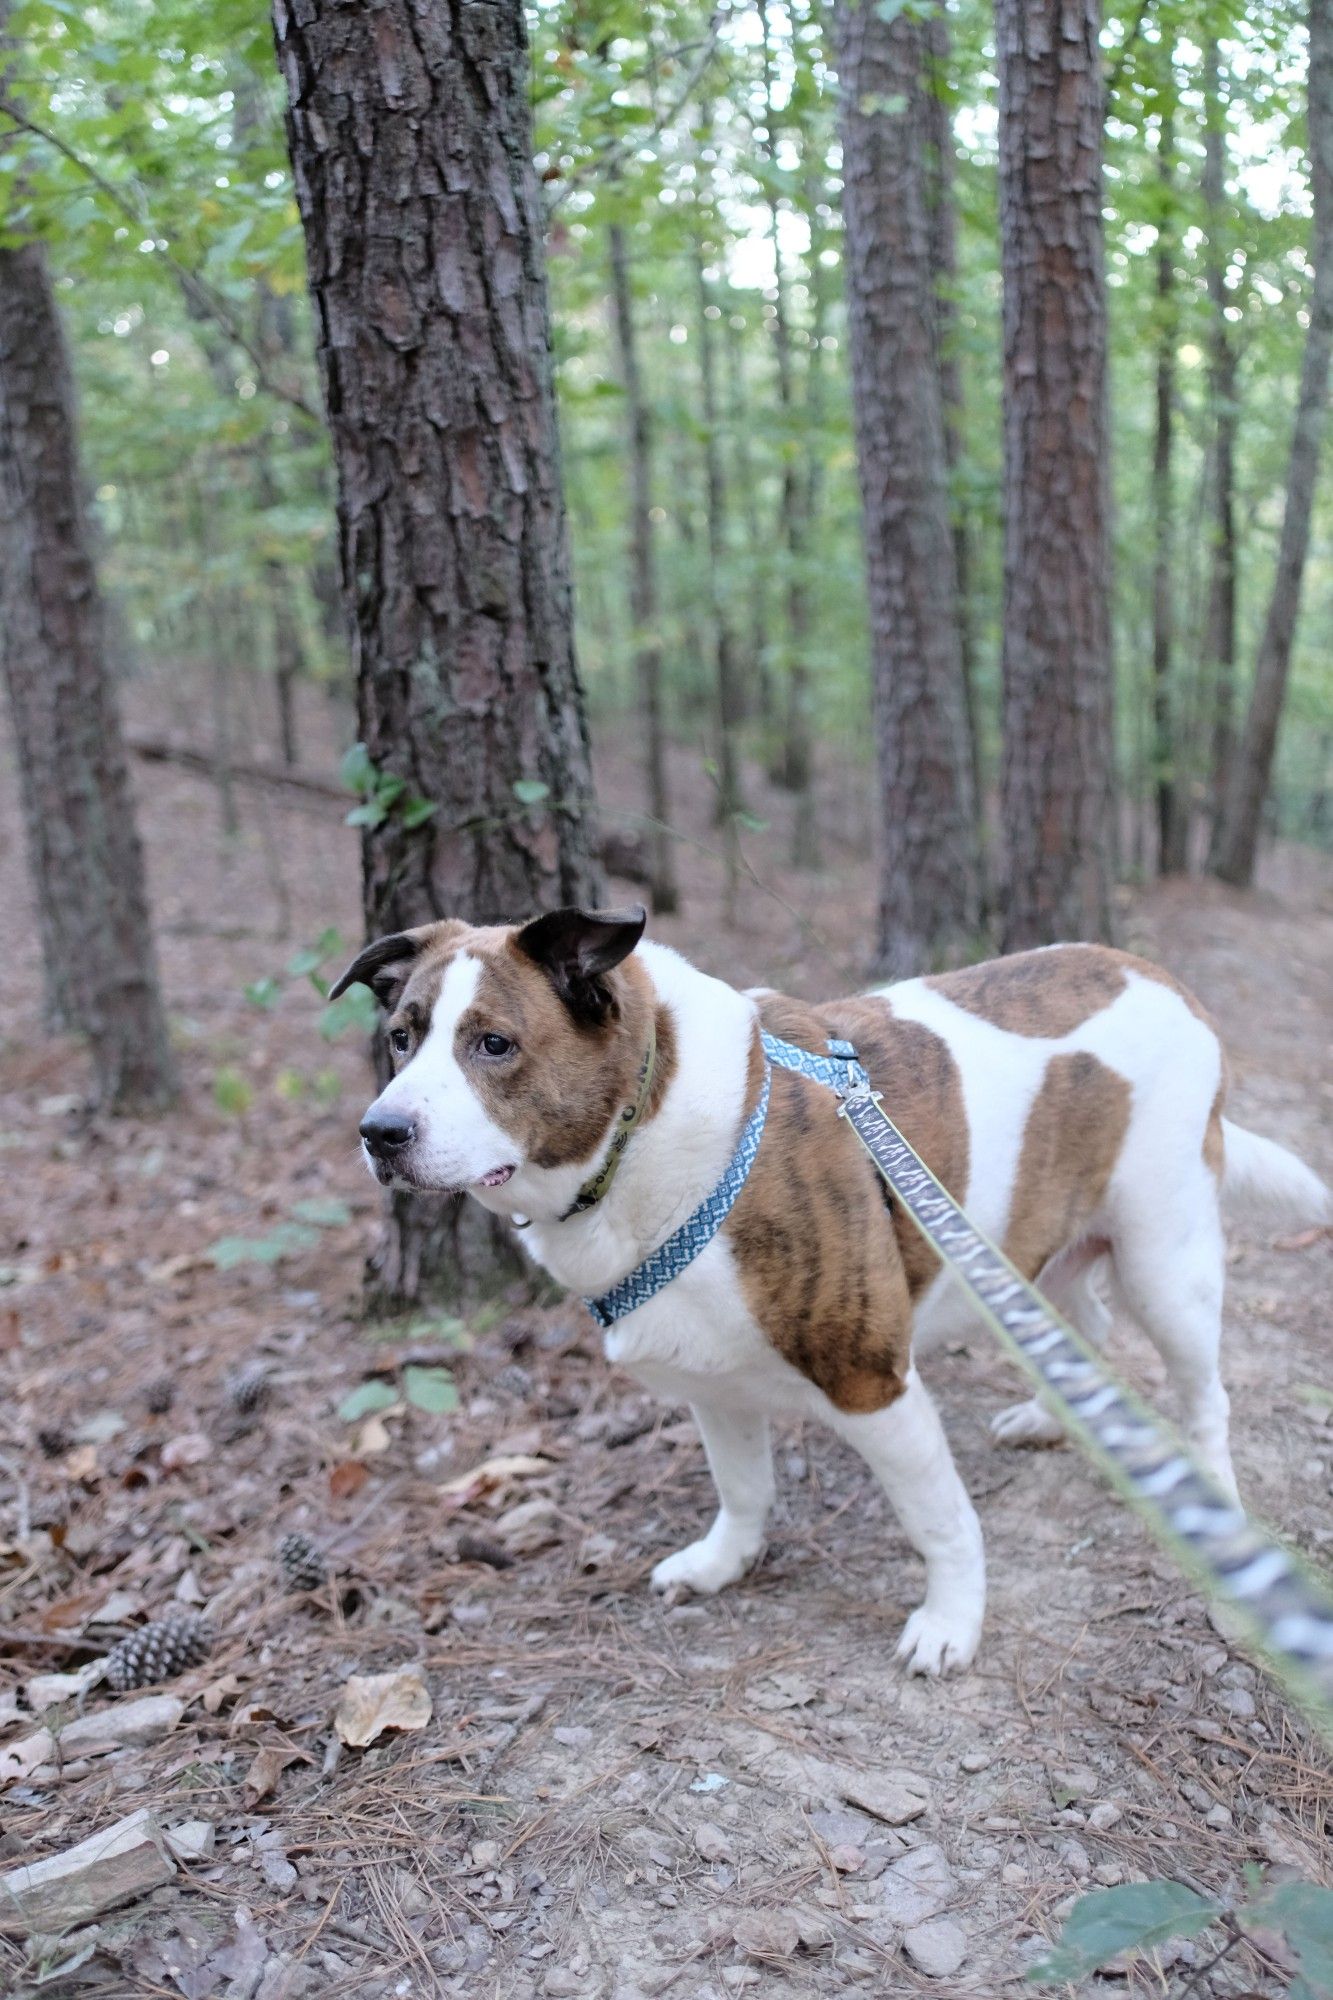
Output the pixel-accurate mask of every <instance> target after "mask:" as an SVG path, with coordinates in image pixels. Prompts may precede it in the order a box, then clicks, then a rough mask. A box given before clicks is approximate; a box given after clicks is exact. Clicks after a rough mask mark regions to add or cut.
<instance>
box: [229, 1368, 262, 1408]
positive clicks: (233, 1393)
mask: <svg viewBox="0 0 1333 2000" xmlns="http://www.w3.org/2000/svg"><path fill="white" fill-rule="evenodd" d="M272 1387H273V1383H272V1379H271V1377H270V1375H269V1372H268V1369H267V1368H266V1367H265V1366H264V1364H263V1362H262V1361H251V1362H249V1363H247V1365H246V1366H245V1367H244V1368H239V1369H238V1370H237V1371H236V1373H235V1374H234V1375H229V1376H228V1377H227V1389H226V1394H227V1401H228V1402H229V1403H230V1404H231V1407H232V1408H233V1410H235V1411H236V1412H237V1414H238V1415H239V1416H242V1417H252V1416H253V1415H254V1413H255V1411H256V1410H258V1409H260V1408H261V1407H262V1406H263V1405H264V1404H265V1403H266V1402H267V1401H268V1399H269V1393H270V1391H271V1389H272Z"/></svg>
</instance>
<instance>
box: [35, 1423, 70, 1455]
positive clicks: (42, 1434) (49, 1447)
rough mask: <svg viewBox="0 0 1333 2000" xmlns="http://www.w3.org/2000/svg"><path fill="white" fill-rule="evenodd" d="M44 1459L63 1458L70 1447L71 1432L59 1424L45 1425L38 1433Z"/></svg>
mask: <svg viewBox="0 0 1333 2000" xmlns="http://www.w3.org/2000/svg"><path fill="white" fill-rule="evenodd" d="M37 1442H38V1444H39V1446H40V1447H41V1452H42V1456H43V1458H63V1457H64V1456H65V1453H66V1452H67V1451H68V1450H69V1447H70V1437H69V1432H68V1431H66V1430H62V1429H61V1427H60V1425H59V1424H43V1425H42V1427H41V1429H40V1430H39V1431H38V1433H37Z"/></svg>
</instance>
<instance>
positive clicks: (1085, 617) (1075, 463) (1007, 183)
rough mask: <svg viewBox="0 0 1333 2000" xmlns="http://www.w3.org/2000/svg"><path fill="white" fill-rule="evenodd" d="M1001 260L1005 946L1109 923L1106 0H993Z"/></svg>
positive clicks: (1099, 932)
mask: <svg viewBox="0 0 1333 2000" xmlns="http://www.w3.org/2000/svg"><path fill="white" fill-rule="evenodd" d="M995 16H996V40H997V46H998V53H999V71H1000V239H1001V246H1000V247H1001V256H1002V261H1003V270H1004V378H1003V393H1004V467H1005V471H1004V542H1005V549H1004V619H1003V624H1004V632H1003V648H1002V653H1003V684H1004V692H1003V735H1004V758H1003V771H1002V776H1001V805H1002V816H1003V824H1004V836H1005V846H1006V855H1005V892H1004V927H1003V939H1002V942H1003V945H1004V949H1005V950H1006V951H1021V950H1023V949H1024V948H1026V947H1027V946H1029V945H1037V944H1049V943H1052V942H1053V941H1055V940H1056V939H1059V938H1102V937H1106V936H1107V935H1108V934H1109V932H1110V928H1111V866H1110V855H1111V852H1112V832H1113V829H1112V821H1111V798H1112V768H1113V767H1112V756H1113V751H1112V732H1111V644H1110V614H1109V605H1110V569H1111V556H1110V534H1109V519H1110V476H1109V469H1110V459H1109V440H1108V435H1107V415H1106V286H1105V274H1104V271H1103V263H1102V109H1103V106H1102V98H1103V92H1102V70H1101V65H1102V56H1101V50H1100V47H1099V45H1098V29H1099V25H1100V22H1099V9H1098V0H996V9H995Z"/></svg>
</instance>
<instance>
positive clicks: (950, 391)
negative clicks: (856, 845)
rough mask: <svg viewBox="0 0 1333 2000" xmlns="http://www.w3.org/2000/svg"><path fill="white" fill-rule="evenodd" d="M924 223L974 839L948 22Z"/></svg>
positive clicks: (933, 39) (932, 96) (935, 63)
mask: <svg viewBox="0 0 1333 2000" xmlns="http://www.w3.org/2000/svg"><path fill="white" fill-rule="evenodd" d="M927 48H928V57H929V61H928V70H927V78H926V93H925V112H926V222H927V227H928V229H929V242H930V269H931V277H932V281H933V284H934V291H935V344H936V349H937V352H938V354H939V367H940V400H941V405H942V409H943V416H944V461H945V464H946V466H947V468H948V473H949V511H950V516H951V518H952V521H953V560H954V570H955V573H956V575H957V578H958V644H959V649H960V652H961V654H962V661H963V693H964V697H965V699H966V702H967V746H968V756H969V759H970V761H971V766H972V796H973V799H974V801H975V804H976V812H977V822H978V833H979V834H980V833H982V832H983V831H984V827H985V817H986V811H985V800H986V793H985V785H984V781H983V774H982V766H981V719H980V716H979V714H978V696H977V688H976V678H977V674H976V645H975V641H974V638H973V616H972V535H971V527H970V524H969V521H968V510H967V504H966V502H965V500H964V498H963V496H962V494H961V493H960V492H959V490H958V487H959V473H960V471H961V469H962V464H963V432H964V399H963V366H962V356H961V354H960V352H959V341H958V303H957V299H958V211H957V204H956V202H955V200H954V170H955V165H956V161H955V142H954V133H953V120H952V118H951V117H950V115H949V104H948V99H947V97H946V95H945V92H946V89H947V86H948V78H949V54H950V42H949V23H948V21H947V19H946V18H945V16H944V14H942V13H938V14H932V16H931V17H930V20H929V23H928V25H927Z"/></svg>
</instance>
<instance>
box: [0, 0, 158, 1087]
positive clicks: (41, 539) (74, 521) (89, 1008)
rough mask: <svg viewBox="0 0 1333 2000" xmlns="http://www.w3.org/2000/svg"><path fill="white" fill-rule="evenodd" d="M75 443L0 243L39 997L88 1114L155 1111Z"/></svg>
mask: <svg viewBox="0 0 1333 2000" xmlns="http://www.w3.org/2000/svg"><path fill="white" fill-rule="evenodd" d="M3 27H4V10H3V7H2V6H0V32H3ZM76 439H77V426H76V418H75V403H74V383H73V377H72V374H71V371H70V366H69V359H68V355H67V352H66V348H65V341H64V335H63V330H62V328H61V324H60V316H59V313H58V310H57V307H56V301H55V296H54V293H53V291H52V287H51V280H50V275H49V273H48V270H47V264H46V254H45V251H44V250H43V248H42V246H41V245H40V244H37V243H27V244H23V245H21V246H19V247H18V248H9V249H0V669H3V673H4V678H5V682H6V686H7V688H8V691H9V704H10V712H11V715H12V718H13V728H14V745H15V752H16V762H17V765H18V779H19V790H20V795H21V798H22V803H23V820H24V827H25V831H26V834H27V846H28V859H29V864H30V867H31V871H32V881H33V892H34V900H35V902H36V905H37V916H38V924H39V927H40V933H41V940H42V957H43V962H44V965H45V968H46V985H47V997H48V1003H49V1004H50V1006H51V1008H52V1011H53V1014H54V1016H55V1018H56V1021H57V1024H58V1025H63V1026H65V1027H70V1028H76V1029H79V1030H81V1031H82V1032H83V1034H85V1035H86V1036H87V1039H88V1046H89V1049H90V1051H91V1054H92V1061H93V1073H94V1079H95V1084H96V1089H97V1094H98V1099H99V1101H100V1103H101V1104H102V1105H103V1106H104V1108H106V1109H107V1110H110V1111H124V1112H136V1111H149V1110H159V1109H161V1108H163V1107H164V1106H166V1105H168V1104H170V1103H171V1102H172V1101H173V1099H174V1098H175V1096H176V1091H177V1084H176V1069H175V1063H174V1061H173V1058H172V1053H171V1043H170V1039H169V1036H168V1033H167V1023H166V1016H165V1013H164V1011H163V1006H162V997H161V992H160V989H159V986H158V978H157V965H156V960H155V957H154V952H153V939H152V931H151V928H150V926H149V921H148V900H147V894H146V889H145V883H144V868H143V856H142V853H141V851H140V847H139V839H138V834H137V832H136V830H135V824H134V806H133V799H132V797H131V793H130V784H129V777H128V772H127V766H126V758H125V749H124V744H123V741H122V738H121V730H120V718H119V714H118V712H117V706H116V698H115V692H114V689H113V687H112V683H111V677H110V673H109V670H108V666H107V659H106V642H105V633H104V621H103V609H102V602H101V598H100V595H99V592H98V586H97V577H96V573H95V571H94V567H93V562H92V556H91V553H90V546H89V530H88V523H87V520H86V518H85V515H84V506H83V496H82V483H81V475H80V471H79V464H78V448H77V442H76Z"/></svg>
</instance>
